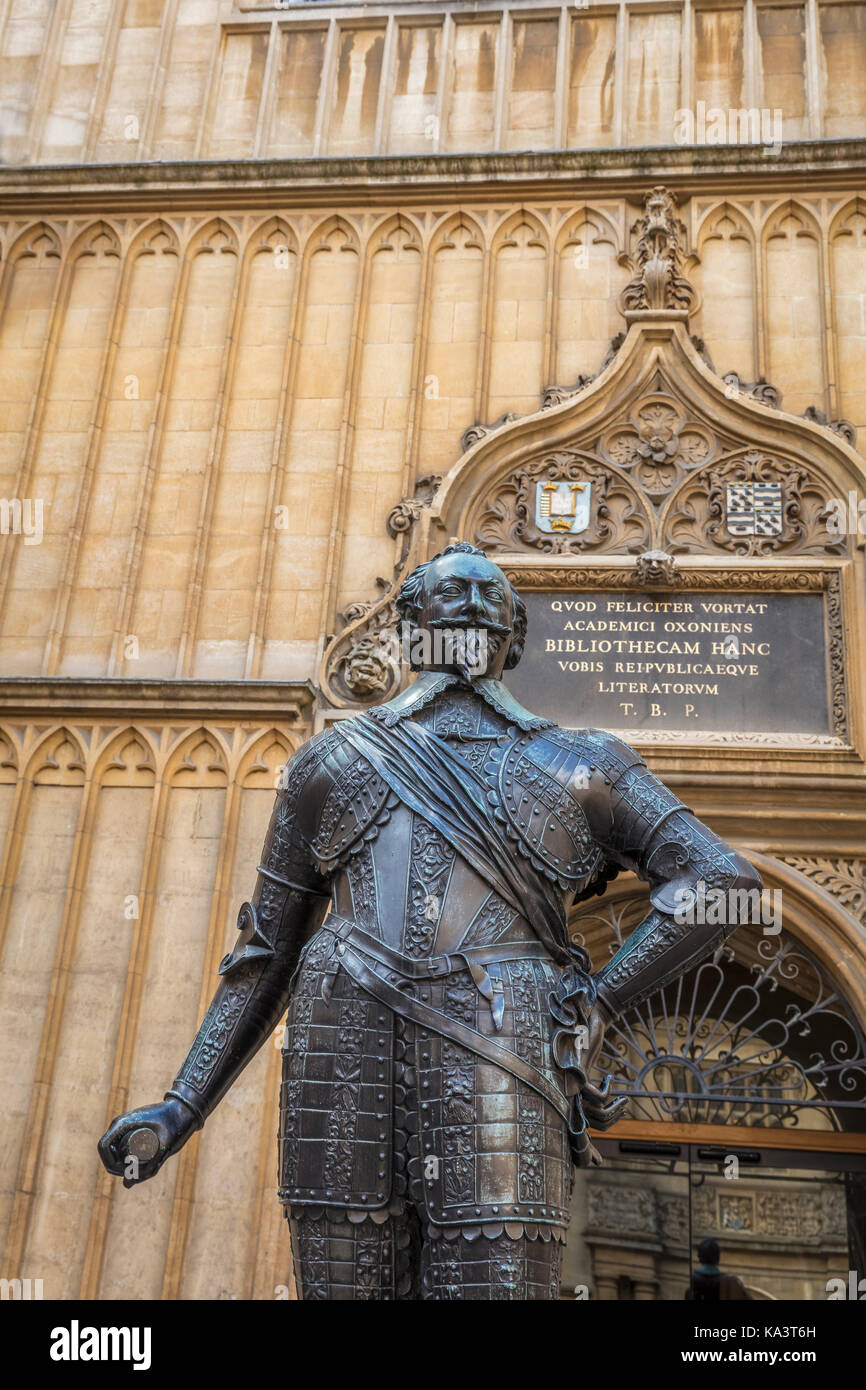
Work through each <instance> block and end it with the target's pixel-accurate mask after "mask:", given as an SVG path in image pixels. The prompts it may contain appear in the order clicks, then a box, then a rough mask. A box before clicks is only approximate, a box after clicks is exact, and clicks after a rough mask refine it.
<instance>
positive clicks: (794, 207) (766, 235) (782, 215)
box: [761, 198, 821, 248]
mask: <svg viewBox="0 0 866 1390" xmlns="http://www.w3.org/2000/svg"><path fill="white" fill-rule="evenodd" d="M789 218H791V219H792V220H793V221H794V222H799V223H800V225H801V228H802V230H801V231H798V232H795V233H794V235H795V236H796V237H810V238H814V240H815V241H817V243H818V245H819V246H820V244H821V224H820V222H819V221H818V218H817V217H816V215H815V213H814V212H813V211H812V209H811V208H808V207H806V206H805V204H803V203H801V202H800V201H799V199H798V198H784V199H782V200H781V201H780V202H778V203H776V204H775V205H774V206H773V207H772V208H770V209H769V210H768V211H767V213H766V214H765V216H764V221H763V224H762V227H761V242H762V244H763V246H764V247H765V248H766V246H767V243H768V242H769V241H770V240H771V239H772V238H774V237H778V236H786V235H787V233H785V232H782V230H781V228H782V225H783V224H784V223H785V222H787V221H788V219H789Z"/></svg>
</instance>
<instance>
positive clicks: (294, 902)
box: [99, 736, 330, 1186]
mask: <svg viewBox="0 0 866 1390" xmlns="http://www.w3.org/2000/svg"><path fill="white" fill-rule="evenodd" d="M325 737H327V736H325ZM320 742H321V740H320V739H318V738H317V739H314V740H311V742H310V743H309V744H307V745H306V746H305V747H304V748H303V749H302V750H301V752H300V753H299V754H297V755H296V756H295V757H294V758H293V759H292V760H291V761H290V762H289V763H288V764H287V766H286V769H285V772H284V774H283V777H282V779H281V787H280V790H279V791H278V793H277V797H276V802H275V805H274V809H273V813H272V815H271V820H270V825H269V826H268V832H267V835H266V837H265V844H264V849H263V851H262V860H261V864H260V866H259V870H258V880H257V883H256V889H255V893H254V894H253V897H252V900H251V901H250V902H247V903H244V904H243V906H242V907H241V909H240V913H239V916H238V928H239V931H240V935H239V937H238V939H237V942H236V944H235V947H234V949H233V950H232V951H231V952H230V954H229V955H227V956H226V957H225V958H224V959H223V961H222V962H221V964H220V966H219V975H220V976H221V979H220V983H219V985H218V986H217V990H216V993H215V994H214V997H213V999H212V1001H211V1004H210V1007H209V1009H208V1011H207V1013H206V1014H205V1017H204V1021H203V1023H202V1025H201V1027H200V1028H199V1030H198V1033H197V1035H196V1038H195V1041H194V1042H193V1045H192V1047H191V1049H190V1051H189V1054H188V1056H187V1058H186V1061H185V1062H184V1064H183V1066H182V1067H181V1069H180V1071H179V1073H178V1075H177V1078H176V1080H175V1082H174V1084H173V1086H172V1087H171V1089H170V1090H169V1091H168V1092H167V1093H166V1096H165V1099H164V1101H163V1103H162V1104H161V1105H154V1106H148V1107H145V1108H143V1109H141V1110H136V1111H131V1112H129V1113H128V1114H127V1115H121V1116H120V1117H119V1118H118V1119H116V1120H115V1121H114V1122H113V1123H112V1125H111V1126H110V1128H109V1129H108V1131H107V1132H106V1134H105V1135H104V1136H103V1138H102V1140H101V1141H100V1144H99V1152H100V1156H101V1158H102V1161H103V1163H104V1164H105V1166H106V1167H107V1168H108V1170H109V1172H112V1173H116V1174H118V1175H120V1174H122V1175H123V1176H124V1180H125V1184H126V1185H127V1186H129V1185H131V1183H132V1182H135V1181H142V1180H144V1179H145V1178H149V1177H152V1176H153V1175H154V1174H155V1173H156V1172H158V1170H159V1168H160V1167H161V1166H162V1164H163V1163H164V1162H165V1159H166V1158H168V1157H169V1155H170V1154H172V1153H177V1151H178V1150H179V1149H180V1148H182V1146H183V1144H184V1143H186V1140H187V1139H188V1138H189V1137H190V1135H191V1134H192V1133H194V1132H195V1130H196V1129H201V1127H202V1125H203V1124H204V1122H205V1120H206V1118H207V1116H208V1115H209V1114H210V1113H211V1111H212V1110H213V1109H214V1107H215V1106H216V1105H217V1104H218V1102H219V1101H220V1100H221V1099H222V1097H223V1096H224V1095H225V1093H226V1091H227V1090H228V1089H229V1087H230V1086H231V1085H232V1083H233V1082H234V1081H235V1080H236V1079H237V1077H238V1076H239V1075H240V1073H241V1072H242V1071H243V1069H244V1067H246V1065H247V1063H248V1062H250V1061H251V1059H252V1058H253V1057H254V1056H255V1054H256V1052H258V1050H259V1048H260V1047H261V1045H262V1043H263V1042H264V1041H265V1039H266V1038H267V1037H268V1035H269V1034H270V1033H271V1032H272V1031H273V1029H274V1028H275V1027H276V1025H277V1023H278V1022H279V1020H280V1018H281V1017H282V1015H283V1014H284V1013H285V1010H286V1008H287V1007H288V1002H289V998H290V995H291V988H292V979H293V975H294V973H295V970H296V967H297V964H298V959H299V956H300V953H301V949H302V947H303V945H304V942H305V941H306V940H307V939H308V938H309V936H310V935H311V934H312V933H313V932H314V931H315V930H316V928H317V927H318V926H319V925H320V923H321V920H322V918H323V916H324V914H325V910H326V907H327V902H328V898H329V896H330V894H329V888H328V879H327V877H326V876H325V875H323V873H322V872H320V870H319V868H317V865H316V860H315V858H314V855H313V853H312V850H311V840H312V838H313V836H314V835H315V833H316V830H317V828H318V823H319V814H320V811H321V801H322V796H323V794H324V792H325V791H326V790H327V787H328V786H330V782H329V781H326V780H325V779H323V778H322V777H321V775H320V772H319V763H320V759H319V747H318V745H319V744H320ZM148 1131H152V1132H153V1135H155V1136H156V1138H155V1139H154V1138H153V1137H152V1136H151V1135H149V1134H148ZM130 1140H131V1141H132V1142H130ZM130 1154H132V1155H133V1157H134V1159H135V1160H136V1161H135V1162H134V1163H132V1164H130V1162H129V1155H130ZM139 1159H140V1160H141V1162H139Z"/></svg>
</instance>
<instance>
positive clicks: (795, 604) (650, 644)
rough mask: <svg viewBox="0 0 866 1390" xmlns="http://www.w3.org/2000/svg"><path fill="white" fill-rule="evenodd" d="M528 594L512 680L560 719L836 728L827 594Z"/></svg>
mask: <svg viewBox="0 0 866 1390" xmlns="http://www.w3.org/2000/svg"><path fill="white" fill-rule="evenodd" d="M518 587H519V586H518ZM522 597H523V599H524V601H525V603H526V607H527V612H528V615H529V634H528V639H527V643H526V651H525V654H524V656H523V660H522V661H521V663H520V665H519V666H518V667H517V668H516V669H515V670H514V671H510V672H509V673H508V675H507V681H508V685H509V686H510V688H511V689H512V690H513V691H514V694H515V695H516V696H517V698H518V699H519V700H521V701H522V702H523V703H524V704H526V705H528V706H529V708H530V709H532V710H535V711H536V712H537V713H538V714H545V715H547V717H548V718H550V719H555V720H556V722H557V723H558V724H563V725H565V726H566V727H570V728H580V727H584V728H585V727H595V728H602V729H616V728H628V729H634V728H646V729H659V728H664V729H670V730H671V731H672V732H682V731H688V732H694V733H699V732H700V730H707V731H711V732H723V731H725V730H737V731H741V732H755V733H776V734H786V733H791V734H793V733H796V734H825V733H830V732H832V730H831V724H830V701H829V676H828V669H827V639H826V633H825V622H824V597H823V595H822V594H820V593H811V594H797V593H788V594H786V593H767V592H759V593H730V594H726V593H719V592H717V591H706V592H705V591H694V590H693V591H690V592H688V593H682V592H681V593H678V594H676V595H670V594H666V595H664V596H659V597H650V596H648V595H645V594H626V593H623V592H622V590H613V589H611V590H596V591H592V592H590V591H587V590H577V589H574V590H567V589H555V590H538V589H532V590H524V591H523V592H522Z"/></svg>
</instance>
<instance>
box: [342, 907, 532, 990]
mask: <svg viewBox="0 0 866 1390" xmlns="http://www.w3.org/2000/svg"><path fill="white" fill-rule="evenodd" d="M323 930H324V931H327V932H330V933H331V934H332V935H333V936H335V937H336V938H337V939H338V940H339V941H341V942H344V943H346V944H347V945H353V946H357V948H358V950H360V951H363V952H364V954H365V955H368V956H372V957H373V959H374V960H377V961H378V962H379V963H380V965H387V966H389V967H390V969H392V970H397V971H398V972H399V973H400V974H401V975H403V976H404V977H405V978H406V979H409V980H429V979H438V978H439V977H440V976H442V975H450V974H451V972H452V970H465V969H466V968H467V967H469V969H471V968H472V966H473V965H494V964H498V963H499V962H500V961H506V960H528V959H534V960H549V959H550V952H549V951H548V950H547V948H546V947H545V946H544V945H543V944H542V942H540V941H512V942H503V944H502V945H500V946H464V947H463V948H461V949H460V950H457V951H452V952H451V953H450V954H448V955H441V956H425V957H424V958H423V959H421V960H414V959H413V958H412V957H411V956H404V955H403V954H402V952H401V951H395V950H394V949H393V948H392V947H391V946H386V944H385V942H384V941H379V940H377V938H376V937H374V936H370V935H369V933H368V932H365V931H364V930H363V929H362V928H361V927H359V926H358V924H357V923H356V922H350V921H348V920H347V919H346V918H345V917H338V916H337V914H336V913H335V912H331V913H329V914H328V916H327V917H326V919H325V922H324V926H323Z"/></svg>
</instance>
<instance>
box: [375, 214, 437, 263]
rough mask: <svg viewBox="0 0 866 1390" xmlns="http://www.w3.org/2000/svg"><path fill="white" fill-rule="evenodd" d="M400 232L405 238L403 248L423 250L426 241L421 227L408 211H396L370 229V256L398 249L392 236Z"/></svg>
mask: <svg viewBox="0 0 866 1390" xmlns="http://www.w3.org/2000/svg"><path fill="white" fill-rule="evenodd" d="M398 233H399V234H401V235H402V236H403V238H404V241H403V247H402V249H403V250H415V251H421V249H422V247H423V241H424V238H423V235H422V232H421V228H420V227H419V226H418V224H417V223H416V222H415V220H414V218H412V217H408V216H407V214H406V213H404V212H395V213H391V214H389V215H388V216H387V217H384V218H383V219H382V220H381V221H380V222H377V223H376V224H375V226H374V227H373V228H372V230H371V231H370V234H369V236H368V237H367V256H368V258H369V259H370V260H372V259H373V257H374V256H377V255H378V254H379V253H380V252H381V251H393V250H396V249H397V248H396V247H395V246H394V244H393V243H392V241H391V238H392V237H393V236H395V235H396V234H398Z"/></svg>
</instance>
